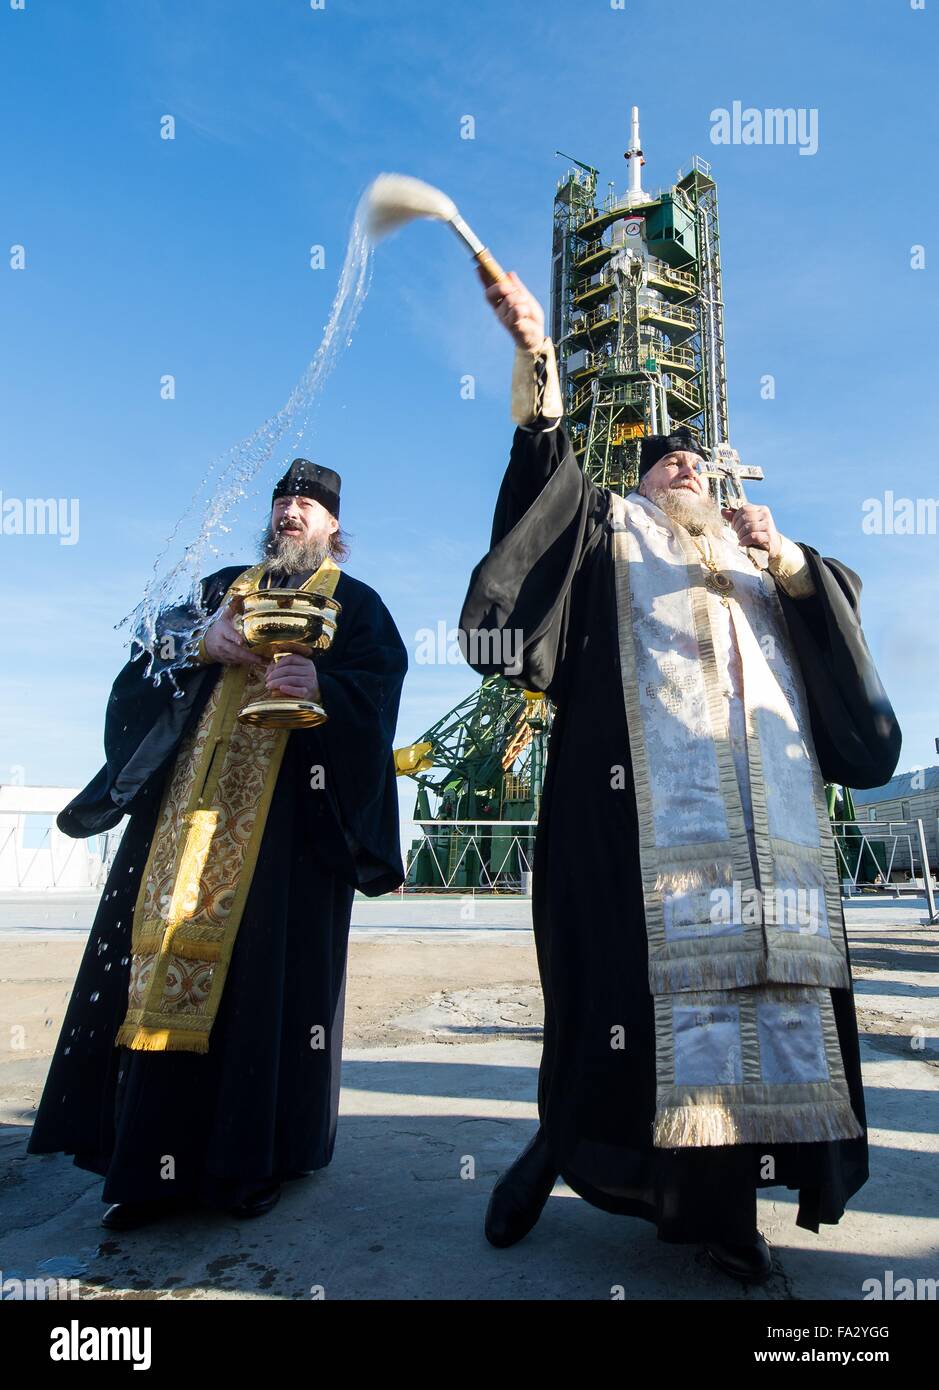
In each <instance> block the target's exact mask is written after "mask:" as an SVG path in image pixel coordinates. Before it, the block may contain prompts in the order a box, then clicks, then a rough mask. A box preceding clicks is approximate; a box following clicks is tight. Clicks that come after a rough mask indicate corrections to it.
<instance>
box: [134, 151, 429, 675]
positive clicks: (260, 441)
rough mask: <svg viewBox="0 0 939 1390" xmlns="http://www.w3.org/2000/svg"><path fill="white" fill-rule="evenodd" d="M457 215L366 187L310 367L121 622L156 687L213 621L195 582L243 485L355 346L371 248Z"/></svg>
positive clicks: (406, 187)
mask: <svg viewBox="0 0 939 1390" xmlns="http://www.w3.org/2000/svg"><path fill="white" fill-rule="evenodd" d="M455 216H456V208H455V206H454V204H453V203H452V201H451V200H450V199H449V198H448V197H447V196H446V194H444V193H441V192H440V191H439V190H438V189H435V188H432V187H431V186H430V185H429V184H425V183H421V182H420V181H419V180H418V179H412V178H409V177H407V176H404V175H400V174H381V175H379V177H378V178H377V179H375V180H374V182H373V183H372V184H371V185H370V186H369V187H368V188H367V189H366V190H365V193H364V194H363V195H362V197H361V199H360V200H359V204H358V207H357V208H356V213H355V218H354V220H353V223H352V230H351V232H350V234H349V242H348V245H347V247H346V255H345V260H344V262H343V267H342V274H341V275H340V277H339V286H338V289H337V290H336V295H335V298H334V299H333V303H332V307H331V309H330V313H329V319H328V321H327V323H326V326H325V328H324V330H323V337H322V340H321V342H320V345H319V347H318V348H317V349H316V352H315V354H314V355H313V359H312V361H311V362H310V363H309V365H308V367H307V368H306V371H305V372H304V373H303V376H302V377H301V378H300V380H299V381H298V382H297V384H296V386H295V387H294V389H293V391H292V392H291V393H290V395H289V397H288V398H287V401H286V403H285V404H284V405H283V406H282V407H281V409H280V410H279V411H278V412H277V414H276V415H273V416H271V418H270V419H268V420H266V421H265V422H264V424H263V425H261V426H260V428H259V429H257V430H255V432H254V434H252V435H251V436H250V437H249V438H247V439H245V440H243V441H242V442H241V443H240V444H237V445H235V447H234V448H232V449H231V450H229V452H228V453H227V454H225V455H223V456H222V458H221V459H219V460H217V461H216V462H215V463H214V464H212V465H211V467H210V468H209V470H208V472H207V473H206V476H205V477H204V478H203V480H202V482H201V483H200V485H199V488H198V489H197V490H196V493H195V494H194V496H193V498H192V501H191V503H190V505H189V507H188V509H187V511H186V512H185V513H184V514H183V516H182V517H181V518H180V520H179V521H178V522H177V523H176V526H175V527H174V528H173V531H172V533H171V534H170V536H169V537H168V539H167V541H166V544H165V546H164V548H163V551H162V552H161V554H160V555H159V556H158V557H157V560H156V562H155V563H154V566H153V574H152V577H151V579H150V580H149V582H148V584H147V587H146V589H145V591H144V595H143V597H142V599H141V600H140V602H139V603H138V604H137V606H136V608H134V609H133V610H132V611H131V612H130V613H128V614H127V615H126V617H124V618H123V619H122V620H121V622H120V623H119V624H118V627H125V626H126V627H129V628H130V631H131V638H130V641H131V644H132V646H135V647H136V653H135V654H137V655H140V654H142V653H146V654H147V657H148V660H147V665H146V674H147V675H152V679H153V681H154V683H155V684H157V685H158V684H159V683H160V680H161V679H162V677H163V676H164V675H165V676H166V677H167V678H168V679H169V680H170V682H171V684H172V686H173V690H174V694H176V695H180V694H182V691H181V690H180V688H179V686H178V684H177V682H176V680H175V675H174V673H175V672H176V671H177V670H178V669H179V668H180V667H181V666H182V665H183V664H184V663H185V662H186V661H187V660H188V658H189V656H190V654H191V652H192V648H193V645H194V644H195V643H196V642H198V639H199V637H200V636H201V634H202V632H203V631H204V630H205V628H206V627H207V626H208V623H209V621H210V619H211V616H212V615H210V614H209V613H208V612H207V611H206V610H205V609H204V608H203V606H202V602H201V598H202V594H201V585H200V579H201V577H202V575H203V574H204V573H205V572H206V561H207V558H208V557H209V556H218V555H219V548H218V546H217V545H216V544H215V540H216V537H218V536H219V535H224V534H226V533H227V532H228V531H229V530H230V529H231V528H230V526H229V525H228V524H227V522H226V518H227V517H228V516H229V514H230V513H231V512H232V510H233V508H234V507H235V506H236V505H237V504H238V503H239V502H240V501H241V500H242V499H243V498H244V497H246V496H247V495H248V488H249V487H250V485H251V484H252V483H253V482H254V480H255V479H256V478H257V476H258V474H259V473H260V471H261V469H262V468H263V467H264V466H265V464H267V463H269V462H270V460H271V459H272V458H273V456H274V454H275V451H276V450H277V449H278V446H279V445H280V444H281V443H282V441H284V440H285V438H286V437H287V436H288V435H290V436H291V437H292V438H293V439H294V440H295V441H298V440H299V439H300V438H302V436H303V435H304V433H305V432H306V426H307V416H308V414H309V411H310V409H311V407H312V406H313V404H314V402H315V400H316V398H317V396H318V395H319V393H320V391H321V390H322V387H323V384H324V382H325V380H326V378H327V376H328V375H329V372H330V371H331V370H332V368H333V367H334V366H335V364H336V361H337V359H338V357H339V355H340V351H341V349H342V347H343V346H346V347H348V346H349V344H350V343H351V341H352V334H353V331H354V329H355V326H356V323H357V321H358V317H359V313H360V311H361V308H362V305H363V303H364V301H365V297H366V295H367V293H368V288H369V283H370V280H371V253H372V249H373V246H374V244H375V243H376V242H377V241H378V240H380V238H382V237H383V236H386V235H388V233H389V232H392V231H394V230H396V229H397V228H398V227H400V226H403V225H404V224H405V223H406V222H409V221H412V220H413V219H414V218H417V217H430V218H437V219H440V220H442V221H450V220H451V219H452V218H453V217H455ZM207 492H208V496H207V497H206V496H205V494H206V493H207ZM200 500H201V501H202V508H203V510H202V518H201V522H200V523H199V527H198V531H197V532H196V534H195V536H194V538H193V539H192V540H190V541H189V542H188V543H187V544H186V545H185V548H184V550H183V553H182V556H181V557H180V559H179V560H177V561H176V563H175V564H172V565H170V566H169V568H166V559H167V556H168V554H169V552H170V548H171V547H172V546H173V544H174V542H175V541H176V539H177V537H178V536H179V534H180V532H181V531H182V530H183V529H184V528H185V526H186V524H187V522H189V521H190V520H191V518H192V517H193V516H194V514H196V513H197V512H198V508H199V503H200ZM193 525H194V523H193ZM155 663H156V664H158V667H159V669H158V670H155V669H154V667H155Z"/></svg>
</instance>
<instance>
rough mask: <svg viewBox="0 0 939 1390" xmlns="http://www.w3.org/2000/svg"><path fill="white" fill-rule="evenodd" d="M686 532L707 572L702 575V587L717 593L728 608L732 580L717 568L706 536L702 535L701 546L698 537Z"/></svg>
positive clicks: (732, 587)
mask: <svg viewBox="0 0 939 1390" xmlns="http://www.w3.org/2000/svg"><path fill="white" fill-rule="evenodd" d="M688 534H689V536H690V537H691V539H692V541H693V542H694V547H695V549H696V550H697V552H698V554H699V555H700V556H701V564H702V565H703V567H704V569H705V570H706V571H707V573H706V574H705V576H704V587H705V588H706V589H710V591H711V593H712V594H717V597H718V598H719V599H720V601H721V603H722V604H723V605H724V607H725V608H729V607H730V598H729V595H730V594H731V593H732V592H733V590H734V587H735V586H734V581H733V580H732V579H731V577H730V575H729V574H724V572H723V571H722V570H720V569H718V567H717V561H716V560H715V559H714V556H713V554H712V552H711V546H710V542H709V541H708V539H707V537H706V536H705V537H704V545H703V546H702V545H700V544H699V541H698V537H697V536H696V535H695V533H694V532H693V531H689V532H688Z"/></svg>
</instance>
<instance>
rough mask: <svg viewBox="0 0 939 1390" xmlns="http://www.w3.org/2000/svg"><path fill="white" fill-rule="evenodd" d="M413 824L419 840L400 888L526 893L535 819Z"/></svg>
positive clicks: (535, 827)
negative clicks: (418, 834)
mask: <svg viewBox="0 0 939 1390" xmlns="http://www.w3.org/2000/svg"><path fill="white" fill-rule="evenodd" d="M414 824H415V825H417V826H419V827H420V829H421V831H422V833H423V836H424V838H423V839H422V840H421V842H420V844H419V845H418V846H417V848H416V850H413V851H412V852H411V853H410V854H409V855H408V866H407V875H406V879H405V889H406V890H412V891H413V890H414V889H416V888H420V887H428V888H432V889H433V890H434V891H436V892H443V891H459V892H466V890H467V888H482V889H484V890H485V891H488V892H493V893H500V892H501V893H526V892H528V891H529V889H530V885H531V865H532V855H533V851H534V843H535V831H536V829H537V825H538V822H537V821H534V820H527V821H521V820H505V821H495V820H482V821H480V820H453V821H421V820H419V821H414ZM428 879H430V880H433V881H432V882H427V880H428Z"/></svg>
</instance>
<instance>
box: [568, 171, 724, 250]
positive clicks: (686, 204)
mask: <svg viewBox="0 0 939 1390" xmlns="http://www.w3.org/2000/svg"><path fill="white" fill-rule="evenodd" d="M704 163H705V161H704V160H702V161H701V164H702V165H703V164H704ZM696 167H698V168H699V169H700V165H699V166H696ZM700 171H701V172H702V173H705V172H707V173H710V169H709V168H708V169H700ZM689 172H690V170H686V174H687V173H689ZM682 177H685V175H684V174H683V175H682ZM666 197H670V198H672V199H673V200H674V201H675V202H676V203H679V204H680V205H681V207H683V208H684V209H685V210H686V211H687V212H692V213H693V212H694V208H693V206H692V204H691V201H690V200H689V199H688V198H687V197H686V195H685V194H684V193H683V192H682V191H681V189H676V188H675V186H674V185H673V184H669V185H668V186H666V187H660V188H657V189H656V190H655V192H654V193H647V194H646V195H645V200H644V202H642V203H638V204H634V205H633V206H630V205H628V204H627V201H626V194H625V193H617V192H616V191H615V189H611V190H610V192H609V193H608V194H607V195H606V197H605V198H603V199H602V200H601V201H599V202H597V203H596V204H595V205H594V206H593V207H592V208H586V209H585V211H584V214H583V216H582V217H578V218H572V219H571V230H572V231H575V232H576V231H577V228H578V227H582V226H583V225H584V223H585V222H593V221H594V220H595V219H596V218H598V217H605V216H607V215H608V214H609V213H613V212H619V213H622V215H623V217H628V216H629V214H630V213H631V212H634V211H635V209H636V207H644V206H647V205H648V204H649V203H656V202H658V201H659V200H660V199H662V198H666Z"/></svg>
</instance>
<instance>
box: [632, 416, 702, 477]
mask: <svg viewBox="0 0 939 1390" xmlns="http://www.w3.org/2000/svg"><path fill="white" fill-rule="evenodd" d="M679 449H685V450H688V451H690V452H691V453H692V454H700V456H701V458H705V457H706V455H705V453H704V450H703V449H702V448H701V445H700V444H699V443H698V441H697V440H696V439H695V437H694V435H693V434H692V433H691V431H690V430H689V428H688V426H687V425H679V427H678V429H677V430H673V431H672V433H671V434H648V435H646V437H645V439H643V441H642V443H641V444H640V446H639V476H640V478H644V477H645V475H646V474H647V473H648V471H649V469H650V468H652V467H653V466H654V465H655V464H657V463H658V461H659V459H661V458H664V457H665V455H666V454H674V453H677V452H678V450H679Z"/></svg>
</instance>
